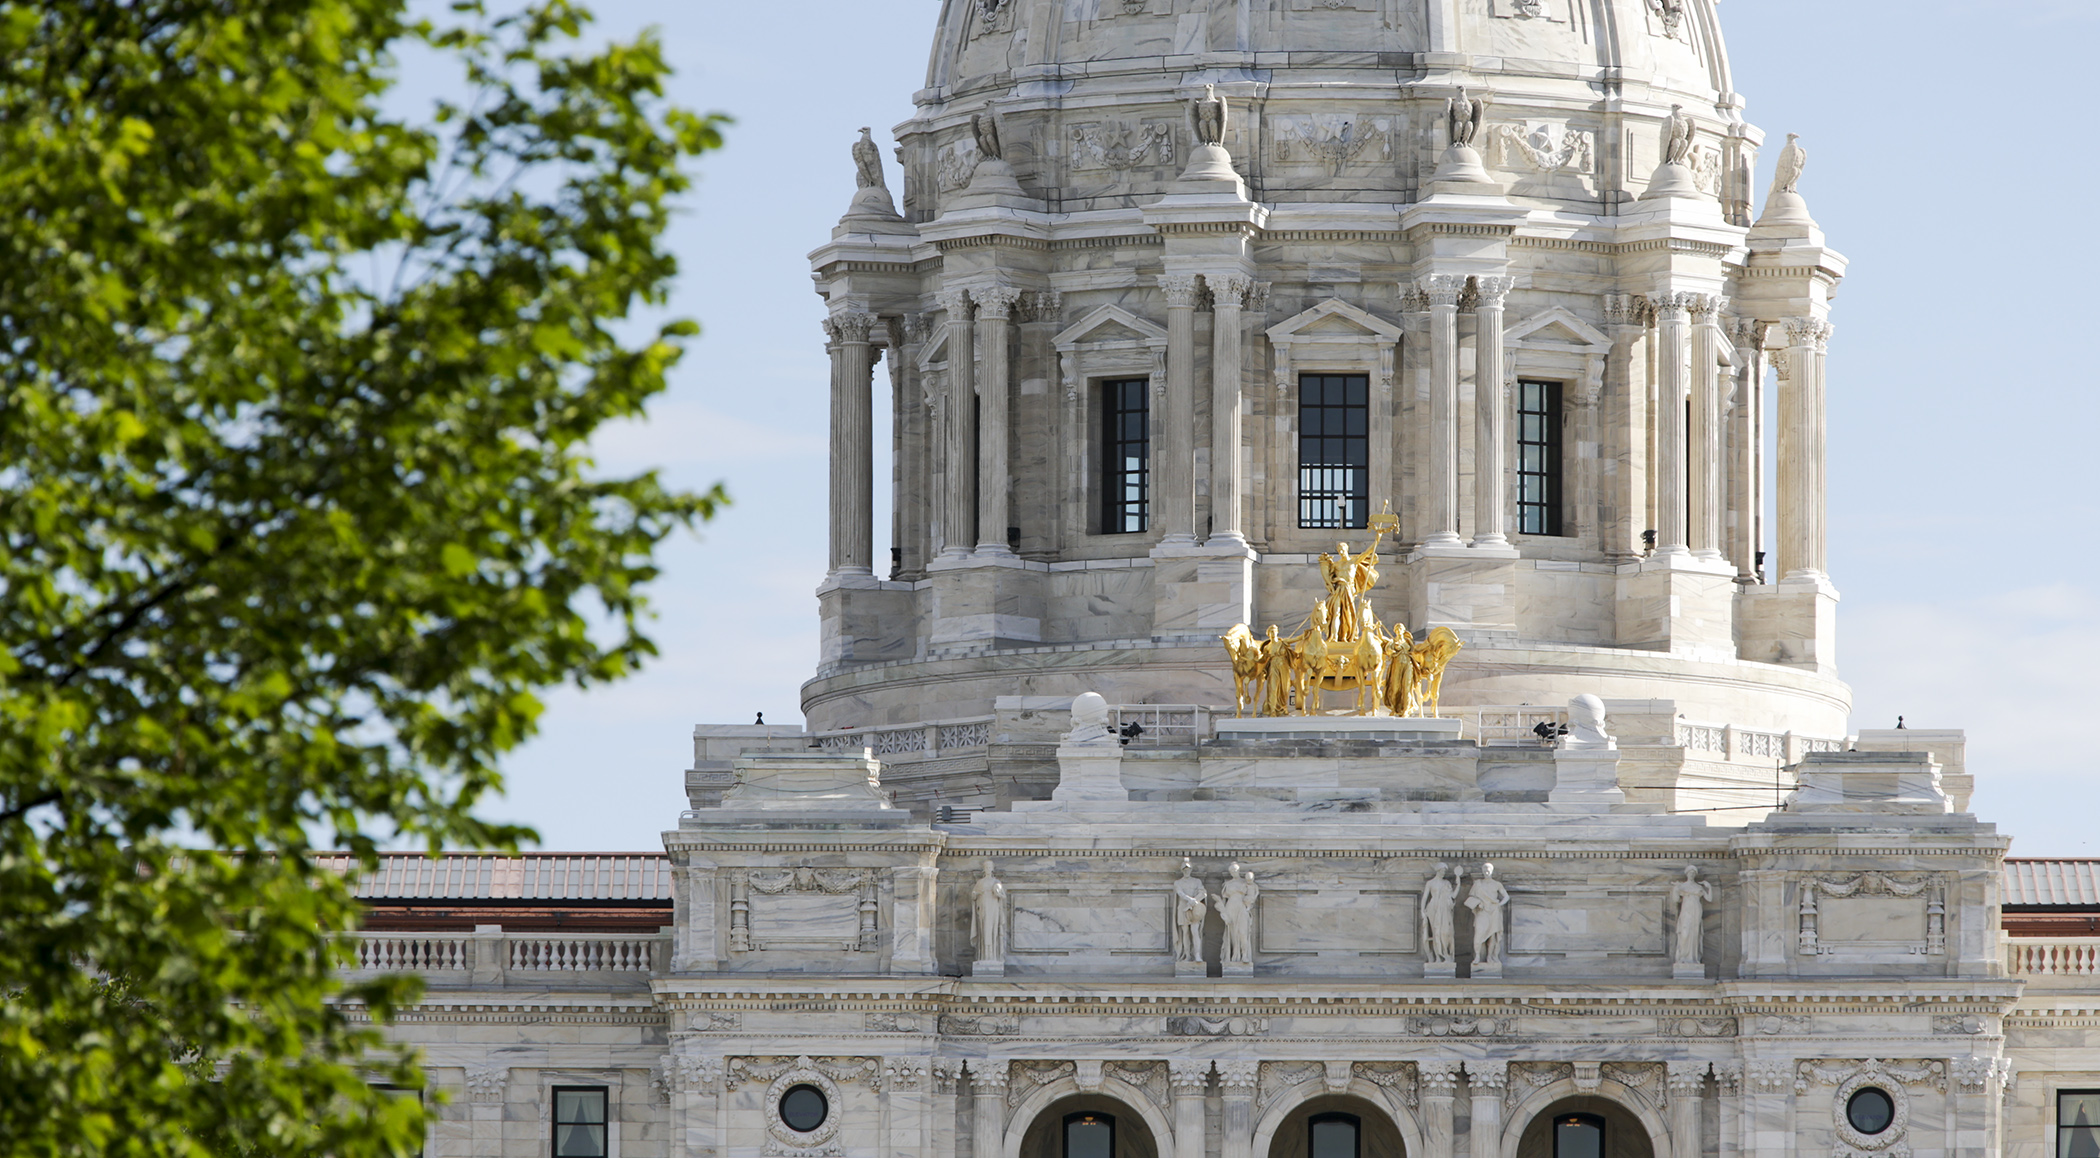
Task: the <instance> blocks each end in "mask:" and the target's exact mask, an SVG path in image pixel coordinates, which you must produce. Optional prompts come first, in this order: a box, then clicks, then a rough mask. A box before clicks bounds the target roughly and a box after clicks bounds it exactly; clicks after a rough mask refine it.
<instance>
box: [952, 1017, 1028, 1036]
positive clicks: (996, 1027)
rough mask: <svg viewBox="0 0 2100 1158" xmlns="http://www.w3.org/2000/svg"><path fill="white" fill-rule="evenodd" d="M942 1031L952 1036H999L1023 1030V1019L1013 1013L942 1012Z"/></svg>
mask: <svg viewBox="0 0 2100 1158" xmlns="http://www.w3.org/2000/svg"><path fill="white" fill-rule="evenodd" d="M941 1032H942V1033H944V1034H947V1035H949V1036H951V1037H997V1036H1003V1035H1007V1034H1015V1033H1019V1032H1021V1019H1020V1018H1018V1017H1015V1016H1013V1015H1011V1014H962V1013H943V1014H941Z"/></svg>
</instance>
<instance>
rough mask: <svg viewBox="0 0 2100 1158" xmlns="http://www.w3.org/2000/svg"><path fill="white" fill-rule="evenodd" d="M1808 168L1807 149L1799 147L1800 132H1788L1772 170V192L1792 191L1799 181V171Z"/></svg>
mask: <svg viewBox="0 0 2100 1158" xmlns="http://www.w3.org/2000/svg"><path fill="white" fill-rule="evenodd" d="M1806 168H1808V150H1807V149H1804V148H1802V147H1801V134H1799V133H1788V134H1787V135H1786V148H1784V149H1781V150H1779V167H1778V168H1777V169H1775V170H1773V172H1772V193H1773V195H1774V196H1777V195H1778V194H1781V193H1794V192H1798V191H1799V190H1797V189H1795V186H1796V185H1799V184H1800V183H1801V172H1802V170H1804V169H1806Z"/></svg>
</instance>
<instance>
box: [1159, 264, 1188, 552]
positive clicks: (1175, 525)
mask: <svg viewBox="0 0 2100 1158" xmlns="http://www.w3.org/2000/svg"><path fill="white" fill-rule="evenodd" d="M1159 288H1160V289H1162V290H1164V291H1165V292H1166V295H1167V396H1166V399H1165V404H1164V405H1163V406H1161V407H1160V410H1159V413H1158V414H1156V415H1154V416H1153V417H1154V418H1155V419H1156V420H1157V424H1156V425H1155V426H1154V427H1153V428H1152V429H1153V431H1154V433H1153V446H1154V450H1155V452H1156V454H1157V457H1155V458H1154V459H1153V460H1152V463H1153V467H1152V478H1153V485H1154V486H1156V487H1157V488H1158V490H1157V491H1156V492H1155V496H1154V498H1153V506H1154V509H1155V510H1157V511H1158V512H1159V526H1160V530H1161V531H1162V532H1163V533H1162V534H1161V536H1160V540H1159V542H1160V545H1161V546H1163V547H1192V546H1194V545H1195V543H1196V464H1195V457H1196V447H1195V430H1194V426H1195V421H1196V420H1195V414H1196V407H1195V389H1196V277H1195V275H1194V274H1173V273H1170V274H1167V275H1165V276H1163V277H1161V278H1160V279H1159Z"/></svg>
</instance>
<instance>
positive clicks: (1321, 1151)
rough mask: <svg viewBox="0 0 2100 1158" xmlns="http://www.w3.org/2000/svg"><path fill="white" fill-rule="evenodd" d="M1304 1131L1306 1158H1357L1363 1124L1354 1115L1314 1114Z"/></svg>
mask: <svg viewBox="0 0 2100 1158" xmlns="http://www.w3.org/2000/svg"><path fill="white" fill-rule="evenodd" d="M1305 1129H1306V1134H1307V1137H1306V1147H1305V1152H1306V1154H1307V1155H1308V1158H1359V1148H1360V1145H1361V1143H1360V1142H1359V1139H1360V1138H1361V1137H1362V1134H1363V1123H1362V1122H1361V1121H1359V1120H1358V1119H1357V1117H1356V1115H1355V1114H1314V1115H1313V1116H1312V1117H1311V1118H1310V1119H1308V1120H1307V1121H1306V1123H1305Z"/></svg>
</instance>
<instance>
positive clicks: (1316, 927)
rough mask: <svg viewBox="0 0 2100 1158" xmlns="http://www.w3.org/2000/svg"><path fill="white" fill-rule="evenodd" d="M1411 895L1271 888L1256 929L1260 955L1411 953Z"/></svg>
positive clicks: (1265, 896) (1413, 939)
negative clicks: (1293, 890) (1296, 890)
mask: <svg viewBox="0 0 2100 1158" xmlns="http://www.w3.org/2000/svg"><path fill="white" fill-rule="evenodd" d="M1414 898H1415V894H1413V893H1405V894H1402V893H1390V892H1382V891H1381V892H1358V891H1356V890H1354V889H1345V890H1318V891H1315V890H1310V889H1308V890H1304V891H1300V892H1286V891H1282V890H1275V889H1272V890H1269V891H1265V892H1264V893H1263V894H1262V897H1261V901H1260V921H1259V924H1258V926H1257V931H1258V934H1259V937H1260V941H1259V945H1258V948H1259V949H1260V951H1261V952H1263V953H1319V952H1343V951H1353V952H1357V953H1412V952H1414V949H1415V925H1416V922H1415V920H1414V918H1413V914H1414V912H1415V904H1414Z"/></svg>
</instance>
